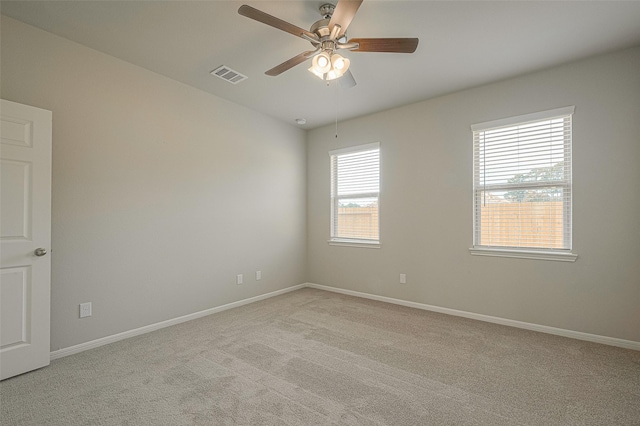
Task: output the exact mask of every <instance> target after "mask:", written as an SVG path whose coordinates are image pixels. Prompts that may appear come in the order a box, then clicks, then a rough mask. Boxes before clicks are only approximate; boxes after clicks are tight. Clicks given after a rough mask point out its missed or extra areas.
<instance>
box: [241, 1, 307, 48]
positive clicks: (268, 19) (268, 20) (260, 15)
mask: <svg viewBox="0 0 640 426" xmlns="http://www.w3.org/2000/svg"><path fill="white" fill-rule="evenodd" d="M238 13H239V14H240V15H242V16H246V17H247V18H251V19H254V20H256V21H258V22H262V23H263V24H267V25H269V26H271V27H274V28H277V29H279V30H282V31H285V32H287V33H289V34H293V35H294V36H297V37H302V34H305V35H306V36H308V37H310V38H312V39H314V40H318V36H316V35H315V34H314V33H312V32H309V31H307V30H305V29H302V28H300V27H297V26H295V25H293V24H290V23H288V22H287V21H283V20H282V19H280V18H276V17H275V16H271V15H269V14H268V13H264V12H263V11H261V10H258V9H256V8H253V7H251V6H248V5H246V4H243V5H242V6H240V8H239V9H238ZM302 38H304V37H302Z"/></svg>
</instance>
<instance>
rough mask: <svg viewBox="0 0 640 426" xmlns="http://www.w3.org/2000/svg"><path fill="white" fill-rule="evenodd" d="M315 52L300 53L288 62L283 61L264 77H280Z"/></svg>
mask: <svg viewBox="0 0 640 426" xmlns="http://www.w3.org/2000/svg"><path fill="white" fill-rule="evenodd" d="M316 52H317V50H310V51H308V52H302V53H301V54H299V55H298V56H294V57H293V58H291V59H289V60H288V61H284V62H283V63H281V64H280V65H276V66H275V67H273V68H271V69H270V70H269V71H267V72H265V74H266V75H270V76H272V77H275V76H276V75H280V74H282V73H283V72H285V71H286V70H288V69H290V68H293V67H295V66H296V65H298V64H301V63H303V62H304V61H306V60H307V59H309V58H310V57H312V56H313V54H314V53H316Z"/></svg>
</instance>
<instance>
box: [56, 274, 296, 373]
mask: <svg viewBox="0 0 640 426" xmlns="http://www.w3.org/2000/svg"><path fill="white" fill-rule="evenodd" d="M306 286H307V284H298V285H294V286H293V287H287V288H284V289H282V290H276V291H272V292H271V293H266V294H261V295H260V296H255V297H250V298H248V299H243V300H239V301H237V302H232V303H227V304H226V305H222V306H216V307H215V308H211V309H205V310H204V311H200V312H194V313H192V314H189V315H184V316H181V317H178V318H173V319H170V320H166V321H161V322H157V323H155V324H149V325H145V326H144V327H140V328H135V329H133V330H129V331H124V332H122V333H118V334H113V335H111V336H106V337H102V338H100V339H96V340H91V341H89V342H85V343H80V344H79V345H75V346H70V347H68V348H63V349H59V350H57V351H53V352H51V353H50V354H49V357H50V359H51V360H54V359H58V358H62V357H65V356H69V355H73V354H77V353H79V352H83V351H87V350H89V349H94V348H97V347H99V346H103V345H107V344H109V343H113V342H117V341H119V340H124V339H128V338H129V337H134V336H139V335H141V334H145V333H149V332H151V331H155V330H159V329H161V328H165V327H171V326H172V325H176V324H180V323H183V322H186V321H191V320H194V319H197V318H202V317H205V316H207V315H211V314H215V313H217V312H222V311H226V310H227V309H232V308H237V307H239V306H242V305H247V304H249V303H253V302H257V301H259V300H264V299H268V298H270V297H274V296H279V295H281V294H284V293H289V292H290V291H295V290H299V289H301V288H304V287H306Z"/></svg>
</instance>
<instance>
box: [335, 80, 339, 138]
mask: <svg viewBox="0 0 640 426" xmlns="http://www.w3.org/2000/svg"><path fill="white" fill-rule="evenodd" d="M334 85H335V86H336V139H338V108H339V107H340V90H339V88H338V86H339V84H338V82H337V80H336V81H334Z"/></svg>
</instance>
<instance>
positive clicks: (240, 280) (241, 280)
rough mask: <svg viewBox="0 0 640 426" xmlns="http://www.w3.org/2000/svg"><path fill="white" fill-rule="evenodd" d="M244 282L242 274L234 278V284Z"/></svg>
mask: <svg viewBox="0 0 640 426" xmlns="http://www.w3.org/2000/svg"><path fill="white" fill-rule="evenodd" d="M243 281H244V280H243V279H242V274H238V275H237V276H236V284H242V282H243Z"/></svg>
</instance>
